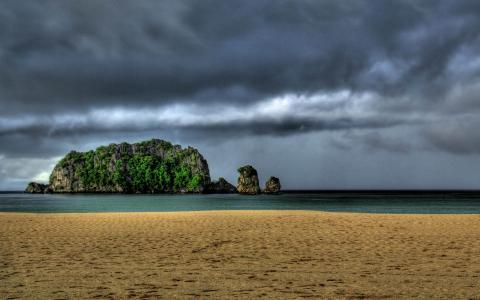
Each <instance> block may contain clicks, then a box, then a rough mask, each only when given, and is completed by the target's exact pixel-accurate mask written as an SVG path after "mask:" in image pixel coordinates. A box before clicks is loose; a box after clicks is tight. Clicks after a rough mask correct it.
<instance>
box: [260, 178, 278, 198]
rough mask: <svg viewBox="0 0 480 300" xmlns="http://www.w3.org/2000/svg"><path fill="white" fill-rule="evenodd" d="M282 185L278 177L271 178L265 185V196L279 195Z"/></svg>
mask: <svg viewBox="0 0 480 300" xmlns="http://www.w3.org/2000/svg"><path fill="white" fill-rule="evenodd" d="M281 188H282V185H281V184H280V179H278V178H277V177H274V176H271V177H270V178H269V179H268V180H267V182H266V183H265V190H264V191H263V192H264V193H265V194H279V193H280V189H281Z"/></svg>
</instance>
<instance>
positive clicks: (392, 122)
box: [0, 0, 480, 190]
mask: <svg viewBox="0 0 480 300" xmlns="http://www.w3.org/2000/svg"><path fill="white" fill-rule="evenodd" d="M479 28H480V1H476V0H471V1H466V0H456V1H442V0H435V1H433V0H432V1H430V0H425V1H416V0H404V1H402V0H397V1H389V0H382V1H381V0H350V1H348V0H335V1H322V0H315V1H313V0H312V1H310V0H292V1H287V0H283V1H282V0H278V1H271V0H252V1H249V0H239V1H236V0H229V1H224V0H205V1H193V0H192V1H188V0H172V1H168V0H167V1H147V0H139V1H126V0H104V1H95V0H82V1H73V0H72V1H53V0H52V1H49V0H43V1H16V0H5V1H1V2H0V190H22V189H24V187H25V185H26V184H27V182H29V181H32V180H35V181H40V182H46V181H47V180H48V176H49V173H50V171H51V170H52V169H53V167H54V165H55V163H56V162H57V161H58V160H59V159H60V158H61V157H62V156H63V155H65V154H66V153H67V152H68V151H70V150H79V151H84V150H90V149H94V148H96V147H98V146H100V145H106V144H110V143H118V142H124V141H127V142H136V141H141V140H146V139H151V138H160V139H165V140H169V141H172V142H173V143H177V144H181V145H182V146H188V145H191V146H193V147H195V148H197V149H199V151H200V152H201V153H202V154H203V155H204V157H205V158H206V159H207V160H208V162H209V166H210V172H211V175H212V177H213V178H218V177H220V176H222V177H225V178H226V179H227V180H229V181H230V182H233V183H235V182H236V177H237V173H236V169H237V168H238V167H239V166H241V165H243V164H252V165H254V166H255V167H256V168H257V170H258V172H259V175H260V180H261V184H263V183H264V181H265V180H266V178H268V177H269V176H271V175H273V176H277V177H279V178H280V180H281V182H282V186H283V187H284V188H286V189H376V188H379V189H383V188H385V189H388V188H396V189H409V188H410V189H441V188H452V189H479V188H480V130H479V128H480V98H479V97H480V30H479Z"/></svg>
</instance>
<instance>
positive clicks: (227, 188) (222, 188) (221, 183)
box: [207, 177, 237, 194]
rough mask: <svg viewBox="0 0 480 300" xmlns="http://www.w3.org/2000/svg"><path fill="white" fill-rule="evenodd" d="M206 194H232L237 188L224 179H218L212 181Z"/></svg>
mask: <svg viewBox="0 0 480 300" xmlns="http://www.w3.org/2000/svg"><path fill="white" fill-rule="evenodd" d="M207 192H208V193H215V194H233V193H236V192H237V188H236V187H235V186H234V185H233V184H231V183H229V182H228V181H226V180H225V178H223V177H220V178H219V179H218V181H213V182H212V183H211V184H210V186H209V189H208V191H207Z"/></svg>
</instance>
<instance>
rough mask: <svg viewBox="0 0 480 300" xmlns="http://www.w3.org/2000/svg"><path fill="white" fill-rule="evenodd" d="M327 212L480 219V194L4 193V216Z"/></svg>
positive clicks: (1, 207) (1, 200) (0, 202)
mask: <svg viewBox="0 0 480 300" xmlns="http://www.w3.org/2000/svg"><path fill="white" fill-rule="evenodd" d="M199 210H321V211H339V212H369V213H434V214H445V213H453V214H466V213H473V214H480V193H478V192H435V193H426V192H408V193H406V192H400V193H398V192H351V193H345V192H338V193H336V192H324V193H321V192H318V193H284V194H282V195H259V196H242V195H63V194H62V195H31V194H24V193H0V211H2V212H148V211H150V212H151V211H199Z"/></svg>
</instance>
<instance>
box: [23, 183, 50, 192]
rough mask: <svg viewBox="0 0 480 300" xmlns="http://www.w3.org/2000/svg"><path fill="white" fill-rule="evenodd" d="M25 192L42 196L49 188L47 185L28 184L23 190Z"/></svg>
mask: <svg viewBox="0 0 480 300" xmlns="http://www.w3.org/2000/svg"><path fill="white" fill-rule="evenodd" d="M25 192H26V193H30V194H43V193H47V192H49V186H48V184H41V183H36V182H30V183H29V184H28V186H27V188H26V189H25Z"/></svg>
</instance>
